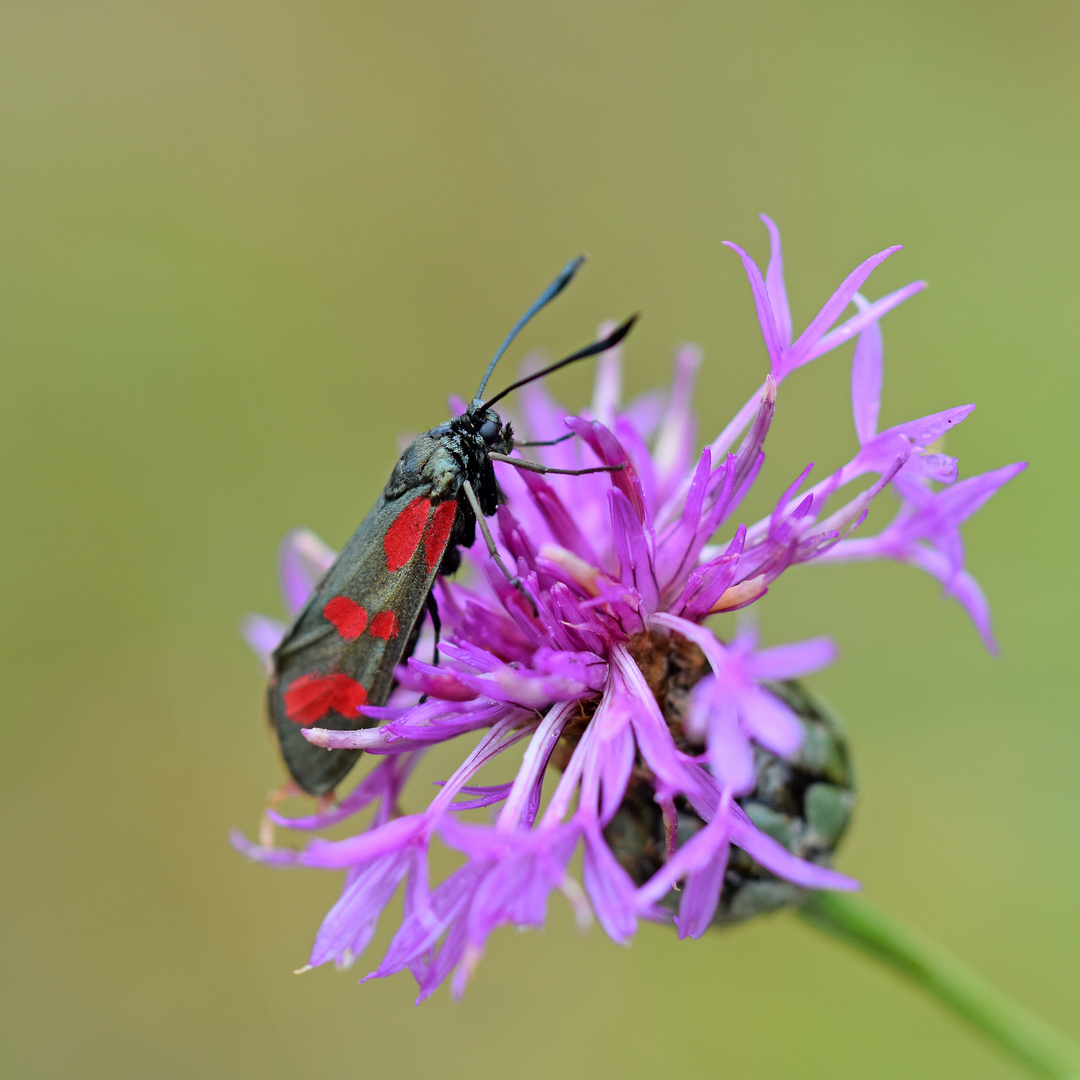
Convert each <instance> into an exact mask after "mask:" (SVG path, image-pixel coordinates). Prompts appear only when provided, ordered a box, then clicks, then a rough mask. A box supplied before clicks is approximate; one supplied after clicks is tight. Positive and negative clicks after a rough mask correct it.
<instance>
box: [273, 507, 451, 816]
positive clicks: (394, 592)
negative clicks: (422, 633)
mask: <svg viewBox="0 0 1080 1080" xmlns="http://www.w3.org/2000/svg"><path fill="white" fill-rule="evenodd" d="M456 516H457V502H456V501H455V500H453V499H448V500H444V501H442V502H435V503H432V502H431V501H430V500H429V499H428V497H427V495H418V494H417V489H416V488H412V489H411V490H409V491H407V492H406V493H405V494H403V495H401V496H400V497H398V498H396V499H386V498H385V496H382V497H380V498H379V501H378V502H377V503H376V504H375V505H374V506H373V507H372V509H371V512H370V513H369V514H368V515H367V517H366V518H364V520H363V522H362V523H361V525H360V527H359V528H358V529H357V530H356V532H355V533H354V534H353V536H352V539H351V540H349V542H348V544H346V545H345V550H344V551H342V553H341V554H340V555H339V556H338V559H337V561H336V562H335V563H334V565H333V566H332V567H331V568H330V570H329V571H328V572H327V575H326V577H325V578H324V579H323V580H322V582H321V583H320V584H319V586H318V588H317V589H316V590H315V593H314V595H313V596H312V597H311V599H310V600H309V601H308V603H307V606H306V607H305V608H304V610H303V611H301V612H300V614H299V615H298V616H297V617H296V621H295V622H294V623H293V624H292V626H290V627H289V629H288V631H287V632H286V634H285V637H284V639H283V640H282V642H281V644H280V645H279V646H278V648H277V650H276V651H275V652H274V655H273V662H274V674H273V675H272V676H271V679H270V686H269V689H268V691H267V700H268V707H269V711H270V722H271V726H272V727H273V729H274V731H275V732H276V734H277V737H278V742H279V744H280V746H281V754H282V757H283V758H284V759H285V764H286V765H287V766H288V769H289V772H290V773H291V774H292V776H293V778H294V779H295V780H296V782H297V783H298V784H299V785H300V787H302V788H303V789H304V790H305V791H307V792H309V793H311V794H312V795H321V794H323V793H324V792H327V791H330V790H331V789H333V788H334V787H335V786H336V785H337V784H338V783H340V781H341V780H342V779H343V778H344V776H345V774H346V773H347V772H348V771H349V770H350V769H351V768H352V766H353V765H354V764H355V762H356V759H357V758H358V757H359V756H360V753H361V751H359V750H326V749H323V748H322V747H318V746H312V744H311V743H309V742H308V741H307V740H306V739H305V738H304V737H303V735H302V734H301V733H300V732H301V729H302V728H307V727H323V728H333V729H335V730H339V731H345V730H355V729H357V728H362V727H371V726H372V725H373V724H374V721H371V720H368V719H367V718H366V717H364V716H362V715H360V714H359V713H358V712H357V709H358V707H359V706H360V705H365V704H366V705H385V704H386V699H387V698H388V697H389V696H390V691H391V690H392V689H393V687H394V668H395V667H396V666H397V665H398V664H399V663H401V661H402V660H403V659H405V658H406V657H407V656H408V654H409V653H410V652H411V651H412V647H413V645H414V643H415V640H416V637H415V631H417V630H418V629H419V624H420V620H421V619H422V617H423V614H424V608H425V605H426V604H427V599H428V596H429V595H430V593H431V587H432V584H433V583H434V580H435V575H436V573H437V572H438V569H439V565H440V563H441V562H442V558H443V555H444V554H445V552H446V548H447V545H448V543H449V540H450V536H451V533H452V531H453V526H454V521H455V518H456Z"/></svg>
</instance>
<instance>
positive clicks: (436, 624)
mask: <svg viewBox="0 0 1080 1080" xmlns="http://www.w3.org/2000/svg"><path fill="white" fill-rule="evenodd" d="M427 609H428V612H429V613H430V615H431V628H432V629H433V630H434V631H435V647H434V648H433V649H432V653H431V663H432V665H433V666H434V667H438V666H439V637H440V636H441V634H442V619H440V618H439V603H438V601H437V600H436V599H435V592H434V590H432V591H431V592H429V593H428V598H427Z"/></svg>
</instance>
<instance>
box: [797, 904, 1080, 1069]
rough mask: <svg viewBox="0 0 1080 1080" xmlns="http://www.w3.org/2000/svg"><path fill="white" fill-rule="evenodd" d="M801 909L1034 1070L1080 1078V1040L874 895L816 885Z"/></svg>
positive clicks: (806, 917) (825, 929)
mask: <svg viewBox="0 0 1080 1080" xmlns="http://www.w3.org/2000/svg"><path fill="white" fill-rule="evenodd" d="M799 914H800V916H801V917H802V918H803V919H804V920H806V922H808V923H810V924H811V925H813V926H816V927H817V928H818V929H819V930H821V931H823V932H824V933H826V934H829V935H831V936H832V937H835V938H839V939H840V940H841V941H845V942H847V943H848V944H849V945H853V946H854V947H855V948H858V949H861V950H862V951H863V952H865V953H868V954H869V955H870V956H872V957H874V958H875V959H876V960H880V961H882V962H883V963H885V964H888V965H889V966H890V967H891V968H893V970H894V971H898V972H899V973H900V974H901V975H905V976H906V977H907V978H909V979H910V980H911V981H912V982H914V983H917V984H918V985H919V986H921V987H922V988H923V989H924V990H927V991H929V993H931V994H932V995H933V996H934V997H936V998H937V999H938V1001H940V1002H942V1003H943V1004H945V1005H947V1006H949V1007H950V1008H951V1009H952V1010H953V1011H954V1012H955V1013H958V1014H959V1015H960V1016H962V1017H963V1018H964V1019H965V1020H967V1021H968V1022H969V1023H970V1024H972V1025H974V1026H975V1027H976V1028H978V1029H979V1031H981V1032H982V1033H983V1034H984V1035H985V1036H986V1037H987V1038H989V1039H992V1040H993V1041H994V1042H996V1043H997V1044H998V1046H999V1047H1001V1048H1002V1049H1004V1050H1007V1051H1008V1052H1009V1053H1010V1054H1012V1055H1013V1056H1014V1057H1015V1058H1017V1059H1018V1060H1019V1061H1021V1062H1023V1064H1024V1065H1026V1066H1027V1068H1028V1069H1029V1070H1030V1071H1031V1072H1032V1073H1033V1074H1034V1075H1036V1076H1047V1077H1053V1078H1055V1080H1080V1048H1078V1047H1077V1046H1076V1045H1075V1044H1074V1043H1072V1042H1071V1041H1070V1040H1069V1039H1067V1038H1066V1037H1065V1036H1064V1035H1061V1034H1059V1033H1058V1032H1057V1031H1055V1030H1054V1029H1053V1028H1051V1027H1050V1026H1049V1025H1048V1024H1046V1023H1045V1022H1044V1021H1043V1020H1041V1019H1039V1017H1037V1016H1034V1015H1032V1014H1031V1013H1029V1012H1028V1011H1027V1010H1026V1009H1024V1008H1022V1007H1021V1006H1019V1005H1017V1004H1016V1003H1015V1002H1012V1001H1010V1000H1009V999H1008V998H1007V997H1005V996H1004V995H1003V994H1000V993H998V991H997V990H995V989H994V988H993V987H991V986H990V985H988V984H987V983H986V982H984V981H983V980H982V979H981V978H980V977H979V976H978V975H976V974H975V973H974V972H973V971H971V970H970V969H968V968H966V967H965V966H964V965H963V964H961V963H960V962H959V961H958V960H955V959H953V957H951V956H950V955H949V954H948V953H946V952H945V951H944V950H943V949H942V948H941V947H940V946H938V945H935V944H934V943H933V942H931V941H929V940H927V939H926V938H924V937H922V936H921V935H920V934H917V933H916V932H915V931H913V930H910V929H908V927H906V926H904V925H902V924H901V923H899V922H897V921H896V920H895V919H892V918H890V917H889V916H888V915H886V914H884V913H883V912H881V911H878V909H877V908H875V907H874V906H873V905H872V904H871V903H869V901H867V900H864V899H863V898H862V897H860V896H854V895H852V894H851V893H838V892H817V893H813V894H812V895H811V896H810V897H809V899H808V900H807V901H806V902H805V903H804V904H803V905H802V907H801V908H800V909H799Z"/></svg>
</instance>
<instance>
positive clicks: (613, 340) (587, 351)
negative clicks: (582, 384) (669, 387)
mask: <svg viewBox="0 0 1080 1080" xmlns="http://www.w3.org/2000/svg"><path fill="white" fill-rule="evenodd" d="M637 321H638V316H637V315H631V316H630V318H629V319H627V320H626V321H625V322H623V323H620V324H619V325H618V326H616V327H615V329H614V330H612V331H611V333H610V334H608V335H607V336H606V337H602V338H601V339H600V340H599V341H594V342H593V343H592V344H591V345H586V346H585V348H584V349H578V351H577V352H576V353H571V354H570V355H569V356H564V357H563V358H562V359H561V360H559V361H557V362H556V363H554V364H549V365H548V366H547V367H546V368H541V369H540V370H539V371H534V372H533V373H532V374H531V375H526V376H525V378H523V379H518V381H517V382H512V383H511V384H510V385H509V386H508V387H507V388H506V389H505V390H500V391H499V393H497V394H496V395H495V396H494V397H493V398H488V400H487V401H485V402H484V403H483V405H481V406H480V407H481V408H482V409H490V408H491V406H492V405H494V404H495V402H496V401H501V400H502V399H503V398H504V397H506V395H507V394H509V393H510V392H511V391H512V390H517V389H519V388H520V387H522V386H526V385H527V384H528V383H531V382H536V380H537V379H542V378H543V377H544V376H545V375H550V374H551V373H552V372H553V371H558V370H559V368H562V367H566V365H567V364H572V363H574V361H576V360H584V359H585V358H586V357H587V356H595V355H596V354H597V353H602V352H607V351H608V349H613V348H614V347H615V346H616V345H618V344H619V342H620V341H622V339H623V338H624V337H626V335H627V334H629V333H630V331H631V329H632V328H633V325H634V323H636V322H637Z"/></svg>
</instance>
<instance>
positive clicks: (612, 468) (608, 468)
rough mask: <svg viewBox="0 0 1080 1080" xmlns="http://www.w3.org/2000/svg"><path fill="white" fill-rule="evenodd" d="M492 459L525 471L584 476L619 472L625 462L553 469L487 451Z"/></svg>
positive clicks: (624, 466)
mask: <svg viewBox="0 0 1080 1080" xmlns="http://www.w3.org/2000/svg"><path fill="white" fill-rule="evenodd" d="M488 457H489V458H491V460H492V461H505V462H506V464H507V465H513V466H514V468H516V469H525V470H526V471H527V472H538V473H561V474H562V475H563V476H584V475H585V473H594V472H620V471H621V470H622V469H625V468H626V462H625V461H623V462H620V463H619V464H618V465H593V466H592V467H591V468H588V469H553V468H552V467H551V466H550V465H541V464H540V462H538V461H526V460H525V459H524V458H516V457H511V456H510V455H509V454H496V453H493V452H489V453H488Z"/></svg>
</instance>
